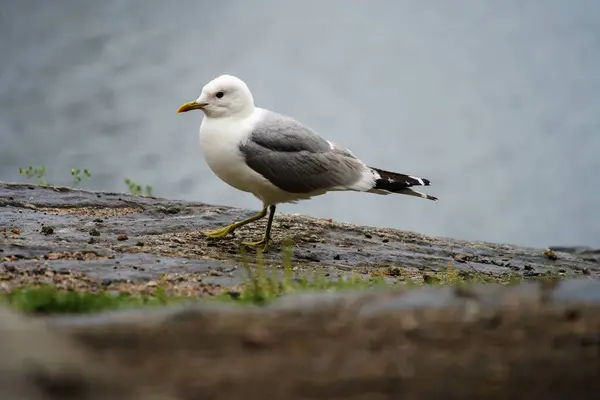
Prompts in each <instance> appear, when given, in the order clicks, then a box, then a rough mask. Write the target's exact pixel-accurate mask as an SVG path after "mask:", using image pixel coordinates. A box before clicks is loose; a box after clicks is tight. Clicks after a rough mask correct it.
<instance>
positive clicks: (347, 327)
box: [0, 183, 600, 399]
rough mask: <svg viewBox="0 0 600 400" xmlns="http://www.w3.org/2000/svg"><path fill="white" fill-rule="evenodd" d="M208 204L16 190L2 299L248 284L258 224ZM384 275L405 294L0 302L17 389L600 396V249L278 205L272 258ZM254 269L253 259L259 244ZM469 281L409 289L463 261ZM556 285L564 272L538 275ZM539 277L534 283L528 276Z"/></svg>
mask: <svg viewBox="0 0 600 400" xmlns="http://www.w3.org/2000/svg"><path fill="white" fill-rule="evenodd" d="M251 213H253V211H252V210H239V209H233V208H228V207H220V206H212V205H207V204H202V203H193V202H184V201H173V200H167V199H159V198H151V197H138V196H129V195H125V194H120V193H100V192H98V193H97V192H89V191H82V190H73V189H69V188H60V187H40V186H37V185H30V184H13V183H0V260H1V262H0V291H3V292H9V291H11V290H13V289H15V288H17V287H21V286H23V285H26V284H32V283H33V284H37V283H49V284H52V285H54V286H56V287H59V288H65V289H76V290H80V291H95V290H99V289H106V288H108V289H113V290H115V291H125V292H144V291H147V292H152V291H153V290H155V288H156V287H157V282H160V283H161V284H166V285H167V287H168V290H169V291H171V292H173V293H176V294H183V295H186V296H189V295H194V296H198V297H210V296H213V295H215V294H218V293H220V292H222V291H228V290H231V288H235V287H237V286H238V285H240V283H241V282H242V279H243V276H244V273H245V269H244V268H243V267H242V264H243V262H244V260H243V258H242V255H241V253H240V242H241V241H242V240H248V239H258V238H259V237H260V234H261V232H262V229H264V222H261V223H257V224H256V225H254V226H250V227H246V228H243V229H240V231H239V232H238V233H237V235H236V237H233V238H231V239H228V240H224V241H215V240H210V239H208V238H205V237H204V236H202V235H201V231H202V230H204V229H208V228H212V227H216V226H220V225H223V224H226V223H230V222H232V221H233V220H239V219H241V218H244V217H247V216H249V215H250V214H251ZM286 240H290V241H291V243H293V252H292V260H291V262H292V265H293V266H294V271H295V273H297V274H300V275H302V274H309V273H311V272H314V271H320V272H323V273H324V274H326V275H327V274H329V275H331V276H334V275H344V274H350V273H358V274H361V275H362V276H364V277H370V276H380V277H384V278H385V279H386V280H388V281H389V282H390V283H400V284H399V285H393V286H390V288H389V289H378V290H371V291H351V292H347V293H346V292H344V293H306V294H299V295H293V296H285V297H283V298H281V299H280V300H278V301H276V302H275V303H273V304H270V305H267V306H263V307H258V306H240V305H236V304H217V303H214V302H212V303H211V302H208V303H207V302H205V303H202V302H200V303H198V304H195V305H192V306H190V305H181V306H169V307H165V308H160V309H144V310H127V311H118V312H108V313H102V314H97V315H80V316H45V317H42V316H22V315H18V314H16V313H14V312H13V311H10V310H8V309H6V308H0V327H1V328H0V369H1V371H0V372H1V373H0V381H3V382H0V385H1V387H3V388H6V390H5V392H4V394H3V395H5V396H7V397H1V396H0V397H1V398H9V399H12V398H19V399H59V398H66V397H65V396H71V397H70V398H78V399H100V398H102V399H106V398H113V399H117V398H122V399H204V398H210V399H221V398H222V399H229V398H245V399H255V398H256V399H262V398H274V399H333V398H340V399H341V398H353V399H363V398H364V399H388V398H389V399H398V398H403V399H425V398H444V399H459V398H460V399H465V398H486V399H496V398H497V399H500V398H503V399H505V398H521V397H523V398H525V397H531V396H536V397H539V398H544V399H559V398H560V399H562V398H565V397H566V396H567V395H569V396H574V397H577V398H582V399H585V398H590V399H591V398H595V396H596V394H597V392H598V390H600V381H599V380H598V379H597V376H598V374H599V372H600V368H599V367H600V282H599V281H597V277H598V276H599V274H600V252H599V251H595V250H593V249H587V248H553V249H528V248H520V247H517V246H509V245H502V244H493V243H483V242H465V241H459V240H454V239H448V238H433V237H427V236H423V235H419V234H416V233H413V232H405V231H398V230H391V229H379V228H370V227H360V226H354V225H349V224H344V223H338V222H335V221H330V220H324V219H314V218H307V217H303V216H298V215H289V214H279V215H278V216H277V218H276V220H275V224H274V245H273V249H272V251H271V252H269V253H268V254H266V255H265V257H264V262H265V264H266V265H267V266H269V267H270V268H273V269H277V268H278V267H279V266H280V265H281V263H282V254H281V250H282V243H284V242H285V241H286ZM248 256H249V258H248V259H249V262H250V264H251V265H252V263H253V262H255V258H254V257H253V254H252V253H251V252H248ZM449 266H451V268H453V269H455V270H456V271H457V273H458V274H459V275H460V276H463V277H465V278H469V277H478V278H480V279H481V280H482V281H486V282H488V281H489V282H504V281H506V280H508V279H509V278H511V279H512V278H519V279H520V280H522V281H524V282H525V283H521V284H516V285H503V284H481V285H475V286H472V287H469V288H464V287H461V288H452V287H440V286H428V287H423V288H420V289H408V288H406V287H404V286H403V285H402V284H401V283H402V282H404V281H409V280H411V281H418V280H421V281H423V280H425V281H427V280H428V279H433V278H436V276H438V275H437V274H440V273H443V271H445V270H446V269H448V267H449ZM544 277H548V278H551V279H538V278H544ZM527 281H530V282H527Z"/></svg>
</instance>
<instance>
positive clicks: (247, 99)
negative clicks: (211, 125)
mask: <svg viewBox="0 0 600 400" xmlns="http://www.w3.org/2000/svg"><path fill="white" fill-rule="evenodd" d="M191 110H202V111H203V112H204V114H205V115H206V116H207V117H208V118H223V117H231V116H246V115H249V114H252V112H253V111H254V99H253V98H252V93H251V92H250V89H248V86H247V85H246V84H245V83H244V81H242V80H241V79H240V78H237V77H235V76H231V75H221V76H219V77H217V78H215V79H213V80H212V81H210V82H208V83H207V84H206V85H205V86H204V88H202V94H201V95H200V97H198V98H197V99H196V100H194V101H190V102H189V103H185V104H183V105H182V106H181V107H179V109H178V110H177V113H178V114H179V113H182V112H186V111H191Z"/></svg>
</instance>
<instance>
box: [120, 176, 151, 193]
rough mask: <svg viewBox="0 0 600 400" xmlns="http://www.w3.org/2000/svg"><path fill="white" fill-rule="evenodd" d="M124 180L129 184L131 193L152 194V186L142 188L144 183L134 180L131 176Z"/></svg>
mask: <svg viewBox="0 0 600 400" xmlns="http://www.w3.org/2000/svg"><path fill="white" fill-rule="evenodd" d="M124 182H125V184H126V185H127V187H128V188H129V193H131V194H132V195H134V196H142V195H145V196H152V186H150V185H146V186H145V187H144V188H143V189H144V190H142V185H140V184H139V183H136V182H134V181H132V180H131V179H129V178H125V180H124Z"/></svg>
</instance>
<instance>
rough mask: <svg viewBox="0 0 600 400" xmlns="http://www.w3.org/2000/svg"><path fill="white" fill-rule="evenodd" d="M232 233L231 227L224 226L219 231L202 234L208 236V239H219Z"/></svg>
mask: <svg viewBox="0 0 600 400" xmlns="http://www.w3.org/2000/svg"><path fill="white" fill-rule="evenodd" d="M232 232H233V229H232V228H231V226H226V227H223V228H220V229H215V230H214V231H208V232H203V234H204V236H208V237H209V238H213V239H219V238H223V237H225V236H227V235H229V234H230V233H232Z"/></svg>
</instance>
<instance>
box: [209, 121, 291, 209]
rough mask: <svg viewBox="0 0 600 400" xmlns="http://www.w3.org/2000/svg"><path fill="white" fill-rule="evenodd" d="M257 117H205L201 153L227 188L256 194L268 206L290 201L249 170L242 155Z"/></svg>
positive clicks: (286, 196)
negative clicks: (241, 145)
mask: <svg viewBox="0 0 600 400" xmlns="http://www.w3.org/2000/svg"><path fill="white" fill-rule="evenodd" d="M257 114H258V113H255V114H253V115H252V116H250V117H248V118H245V119H235V118H206V117H205V118H204V119H203V121H202V125H201V126H200V146H201V149H202V153H203V155H204V158H205V160H206V163H207V164H208V166H209V168H210V169H211V170H212V171H213V172H214V173H215V175H217V176H218V177H219V178H220V179H221V180H223V181H224V182H225V183H227V184H228V185H230V186H233V187H234V188H236V189H238V190H242V191H245V192H250V193H253V194H254V195H255V196H256V197H258V198H259V199H261V200H262V201H263V202H264V203H265V205H267V204H274V203H278V202H281V201H289V200H288V197H289V195H290V194H287V193H285V192H283V191H281V190H280V189H278V188H276V187H275V186H274V185H273V184H271V182H269V181H268V180H267V179H265V178H264V177H263V176H262V175H260V174H258V173H257V172H255V171H254V170H252V169H251V168H250V167H248V166H247V165H246V163H245V161H244V157H243V155H242V154H241V152H240V149H239V144H240V142H241V141H243V140H245V139H246V138H247V137H248V135H250V133H251V132H252V128H253V127H254V121H255V119H256V118H257V117H258V115H257ZM292 197H295V195H292Z"/></svg>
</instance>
